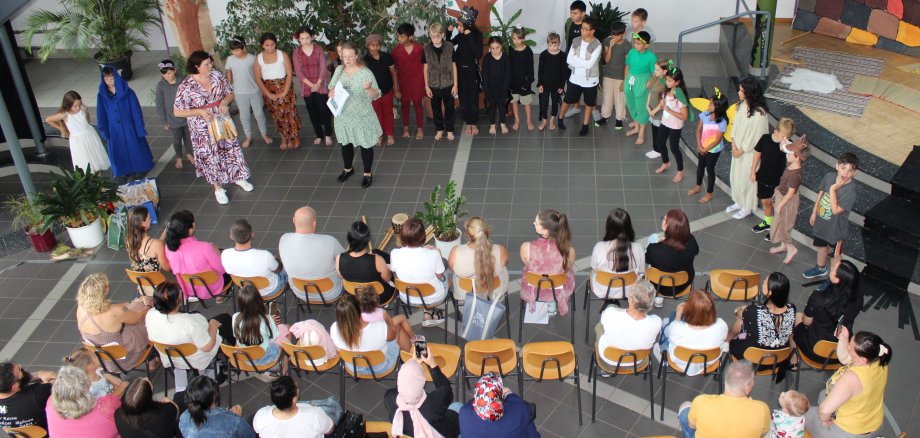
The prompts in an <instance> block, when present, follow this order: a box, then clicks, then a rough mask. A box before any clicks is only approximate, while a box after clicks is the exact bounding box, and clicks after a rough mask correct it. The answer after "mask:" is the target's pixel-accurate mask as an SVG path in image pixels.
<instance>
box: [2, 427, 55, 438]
mask: <svg viewBox="0 0 920 438" xmlns="http://www.w3.org/2000/svg"><path fill="white" fill-rule="evenodd" d="M3 431H4V432H6V433H7V434H9V436H11V437H13V438H44V437H46V436H48V431H46V430H45V429H43V428H42V427H41V426H22V427H4V428H3Z"/></svg>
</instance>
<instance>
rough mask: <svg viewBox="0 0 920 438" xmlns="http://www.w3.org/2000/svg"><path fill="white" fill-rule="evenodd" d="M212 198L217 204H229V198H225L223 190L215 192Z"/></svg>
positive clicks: (225, 194)
mask: <svg viewBox="0 0 920 438" xmlns="http://www.w3.org/2000/svg"><path fill="white" fill-rule="evenodd" d="M214 197H215V198H217V203H218V204H220V205H227V204H229V203H230V198H228V197H227V191H226V190H224V189H220V190H217V191H215V192H214Z"/></svg>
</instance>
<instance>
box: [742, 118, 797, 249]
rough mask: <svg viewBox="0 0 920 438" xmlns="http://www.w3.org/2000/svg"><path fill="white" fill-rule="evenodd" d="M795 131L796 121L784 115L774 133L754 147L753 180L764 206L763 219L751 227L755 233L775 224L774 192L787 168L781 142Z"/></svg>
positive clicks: (765, 135)
mask: <svg viewBox="0 0 920 438" xmlns="http://www.w3.org/2000/svg"><path fill="white" fill-rule="evenodd" d="M794 133H795V122H793V121H792V119H789V118H786V117H783V118H782V119H779V123H778V124H777V125H776V129H774V130H773V133H772V134H764V135H763V137H760V140H759V141H758V142H757V146H755V147H754V162H753V164H752V165H751V181H755V182H756V183H757V199H760V203H761V205H762V206H763V221H762V222H761V223H759V224H757V225H754V227H753V228H751V231H753V232H755V233H762V232H764V231H769V230H770V226H771V225H773V192H774V191H776V186H778V185H779V180H780V178H781V177H782V176H783V171H784V170H786V154H785V153H784V152H783V150H782V149H780V144H781V143H786V142H789V138H790V137H792V135H793V134H794ZM758 165H759V167H758Z"/></svg>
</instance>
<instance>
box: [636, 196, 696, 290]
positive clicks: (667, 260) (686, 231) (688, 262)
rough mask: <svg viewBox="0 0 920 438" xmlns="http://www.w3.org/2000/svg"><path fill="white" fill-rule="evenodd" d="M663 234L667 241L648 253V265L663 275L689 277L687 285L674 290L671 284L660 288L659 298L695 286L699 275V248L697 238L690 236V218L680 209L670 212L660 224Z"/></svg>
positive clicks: (650, 249) (653, 246)
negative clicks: (681, 273) (697, 257)
mask: <svg viewBox="0 0 920 438" xmlns="http://www.w3.org/2000/svg"><path fill="white" fill-rule="evenodd" d="M661 231H662V232H664V239H663V240H661V241H660V242H655V243H653V244H651V245H649V246H648V248H646V249H645V262H646V263H648V265H649V266H651V267H653V268H656V269H659V270H661V271H664V272H681V271H683V272H686V273H687V274H688V275H689V276H690V278H689V282H688V283H684V284H678V285H676V287H674V288H671V284H670V283H665V284H666V286H664V287H658V294H660V295H667V296H671V295H673V294H675V293H680V292H682V291H683V290H684V289H686V288H687V286H688V285H693V277H694V276H695V275H696V268H694V267H693V260H694V259H695V258H696V255H697V254H699V253H700V247H699V245H697V244H696V238H695V237H693V235H692V234H690V221H689V220H688V219H687V215H686V214H685V213H684V212H683V211H682V210H680V209H677V208H674V209H671V210H668V213H667V214H666V215H665V216H664V218H663V219H662V220H661Z"/></svg>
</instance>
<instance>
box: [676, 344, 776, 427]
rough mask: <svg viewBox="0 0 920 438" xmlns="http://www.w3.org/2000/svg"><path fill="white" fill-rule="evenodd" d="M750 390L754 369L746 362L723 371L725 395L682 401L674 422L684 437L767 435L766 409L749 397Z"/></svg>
mask: <svg viewBox="0 0 920 438" xmlns="http://www.w3.org/2000/svg"><path fill="white" fill-rule="evenodd" d="M753 390H754V367H753V365H752V364H751V363H750V362H748V361H746V360H741V361H736V362H732V363H730V364H729V365H728V366H727V367H726V368H725V392H724V393H722V394H719V395H712V394H700V395H698V396H696V398H694V399H693V403H688V402H684V404H682V405H681V407H680V412H679V413H678V419H679V420H680V427H681V429H683V432H684V437H686V438H694V437H695V436H696V435H697V434H699V436H700V437H701V438H702V437H712V436H727V435H726V434H730V436H732V437H733V438H761V437H764V436H767V433H769V432H770V425H771V424H772V422H771V420H770V408H769V407H768V406H767V404H766V403H764V402H762V401H759V400H753V399H751V398H750V397H749V395H750V394H751V391H753Z"/></svg>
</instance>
